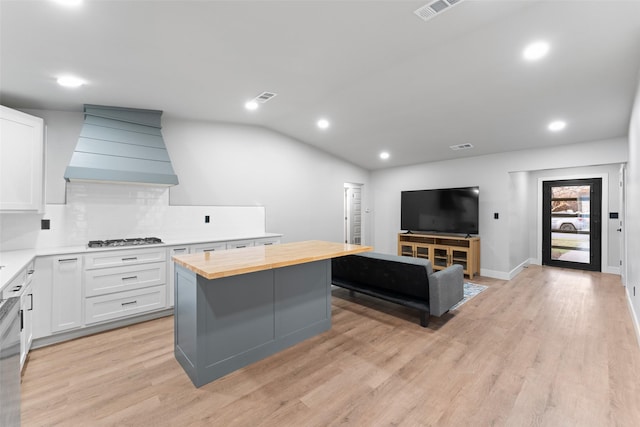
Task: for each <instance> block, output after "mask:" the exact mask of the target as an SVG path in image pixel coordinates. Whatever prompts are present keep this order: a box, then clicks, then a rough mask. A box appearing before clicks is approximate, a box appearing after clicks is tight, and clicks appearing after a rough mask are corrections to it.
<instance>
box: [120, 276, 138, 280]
mask: <svg viewBox="0 0 640 427" xmlns="http://www.w3.org/2000/svg"><path fill="white" fill-rule="evenodd" d="M137 278H138V276H129V277H123V278H122V280H135V279H137Z"/></svg>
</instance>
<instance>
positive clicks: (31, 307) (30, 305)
mask: <svg viewBox="0 0 640 427" xmlns="http://www.w3.org/2000/svg"><path fill="white" fill-rule="evenodd" d="M29 302H30V304H29V310H27V311H33V294H29Z"/></svg>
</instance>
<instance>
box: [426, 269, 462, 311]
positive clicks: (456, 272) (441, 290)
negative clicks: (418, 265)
mask: <svg viewBox="0 0 640 427" xmlns="http://www.w3.org/2000/svg"><path fill="white" fill-rule="evenodd" d="M463 297H464V273H463V270H462V266H461V265H458V264H454V265H452V266H449V267H447V268H445V269H444V270H440V271H436V272H435V273H433V274H432V275H430V276H429V308H430V311H431V315H432V316H438V317H440V316H442V315H443V314H444V313H446V312H447V311H449V309H450V308H451V307H452V306H453V305H455V304H456V303H457V302H458V301H460V300H461V299H462V298H463Z"/></svg>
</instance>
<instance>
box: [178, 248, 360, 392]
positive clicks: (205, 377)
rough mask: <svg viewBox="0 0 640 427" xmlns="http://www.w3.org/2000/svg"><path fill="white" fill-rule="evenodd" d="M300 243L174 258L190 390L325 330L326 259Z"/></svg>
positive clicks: (182, 358) (325, 253)
mask: <svg viewBox="0 0 640 427" xmlns="http://www.w3.org/2000/svg"><path fill="white" fill-rule="evenodd" d="M371 249H372V248H371V247H368V246H360V245H349V244H343V243H332V242H324V241H305V242H296V243H286V244H280V245H273V246H261V247H249V248H242V249H231V250H226V251H216V252H207V253H198V254H190V255H180V256H174V257H173V261H174V262H175V265H176V269H175V271H176V272H175V283H176V289H175V332H174V333H175V357H176V359H177V360H178V362H179V363H180V364H181V365H182V367H183V368H184V370H185V371H186V373H187V375H189V378H191V381H192V382H193V384H194V385H195V386H196V387H200V386H202V385H204V384H207V383H209V382H211V381H213V380H215V379H217V378H220V377H222V376H224V375H226V374H228V373H230V372H233V371H235V370H237V369H240V368H242V367H244V366H247V365H249V364H251V363H253V362H256V361H258V360H260V359H263V358H265V357H267V356H270V355H272V354H275V353H277V352H279V351H281V350H283V349H285V348H287V347H290V346H292V345H294V344H297V343H299V342H301V341H303V340H305V339H307V338H310V337H312V336H315V335H317V334H320V333H322V332H324V331H326V330H328V329H329V328H330V327H331V258H335V257H340V256H344V255H350V254H355V253H360V252H366V251H370V250H371Z"/></svg>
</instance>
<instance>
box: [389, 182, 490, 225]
mask: <svg viewBox="0 0 640 427" xmlns="http://www.w3.org/2000/svg"><path fill="white" fill-rule="evenodd" d="M479 196H480V188H479V187H464V188H443V189H438V190H416V191H403V192H402V193H401V202H400V228H401V229H402V230H406V231H410V232H414V231H415V232H423V233H424V232H435V233H453V234H465V235H469V234H478V210H479V209H478V202H479Z"/></svg>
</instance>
